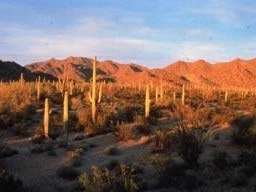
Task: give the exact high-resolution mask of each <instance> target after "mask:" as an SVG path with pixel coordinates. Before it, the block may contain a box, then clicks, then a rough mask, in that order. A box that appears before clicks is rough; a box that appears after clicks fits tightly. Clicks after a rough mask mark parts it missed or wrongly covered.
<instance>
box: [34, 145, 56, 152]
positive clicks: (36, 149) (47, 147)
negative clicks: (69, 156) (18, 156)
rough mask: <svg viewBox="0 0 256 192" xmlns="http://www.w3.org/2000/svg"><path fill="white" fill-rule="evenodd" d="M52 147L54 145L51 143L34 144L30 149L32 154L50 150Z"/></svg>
mask: <svg viewBox="0 0 256 192" xmlns="http://www.w3.org/2000/svg"><path fill="white" fill-rule="evenodd" d="M53 149H54V146H53V145H51V144H36V145H35V146H33V147H32V148H31V149H30V152H31V153H32V154H39V153H44V152H46V151H51V150H53Z"/></svg>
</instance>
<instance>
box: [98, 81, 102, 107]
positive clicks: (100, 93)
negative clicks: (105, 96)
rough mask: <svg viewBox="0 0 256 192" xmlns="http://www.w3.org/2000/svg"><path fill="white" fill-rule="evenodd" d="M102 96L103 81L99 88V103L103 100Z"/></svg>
mask: <svg viewBox="0 0 256 192" xmlns="http://www.w3.org/2000/svg"><path fill="white" fill-rule="evenodd" d="M101 97H102V83H101V84H100V88H99V97H98V103H100V102H101Z"/></svg>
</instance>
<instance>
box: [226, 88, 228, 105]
mask: <svg viewBox="0 0 256 192" xmlns="http://www.w3.org/2000/svg"><path fill="white" fill-rule="evenodd" d="M227 102H228V91H225V103H227Z"/></svg>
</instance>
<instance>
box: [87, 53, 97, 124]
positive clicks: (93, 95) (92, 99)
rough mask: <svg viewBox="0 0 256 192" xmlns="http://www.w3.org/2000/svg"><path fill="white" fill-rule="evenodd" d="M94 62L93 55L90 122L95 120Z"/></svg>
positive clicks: (95, 59) (95, 60)
mask: <svg viewBox="0 0 256 192" xmlns="http://www.w3.org/2000/svg"><path fill="white" fill-rule="evenodd" d="M96 62H97V58H96V57H94V61H93V67H92V86H91V93H89V99H90V102H91V105H92V122H93V123H95V121H96Z"/></svg>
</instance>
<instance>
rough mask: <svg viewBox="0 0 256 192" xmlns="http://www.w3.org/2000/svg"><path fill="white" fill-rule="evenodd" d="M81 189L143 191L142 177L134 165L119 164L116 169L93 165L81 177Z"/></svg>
mask: <svg viewBox="0 0 256 192" xmlns="http://www.w3.org/2000/svg"><path fill="white" fill-rule="evenodd" d="M79 184H80V188H81V191H88V192H90V191H93V192H104V191H113V192H136V191H141V189H142V183H141V179H140V178H139V177H138V176H137V174H136V170H135V169H134V168H133V167H130V166H126V165H119V166H118V167H116V168H115V169H114V170H112V171H109V170H108V169H106V168H101V167H96V166H93V167H92V168H91V169H90V171H89V172H88V173H83V174H82V175H81V176H80V177H79Z"/></svg>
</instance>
